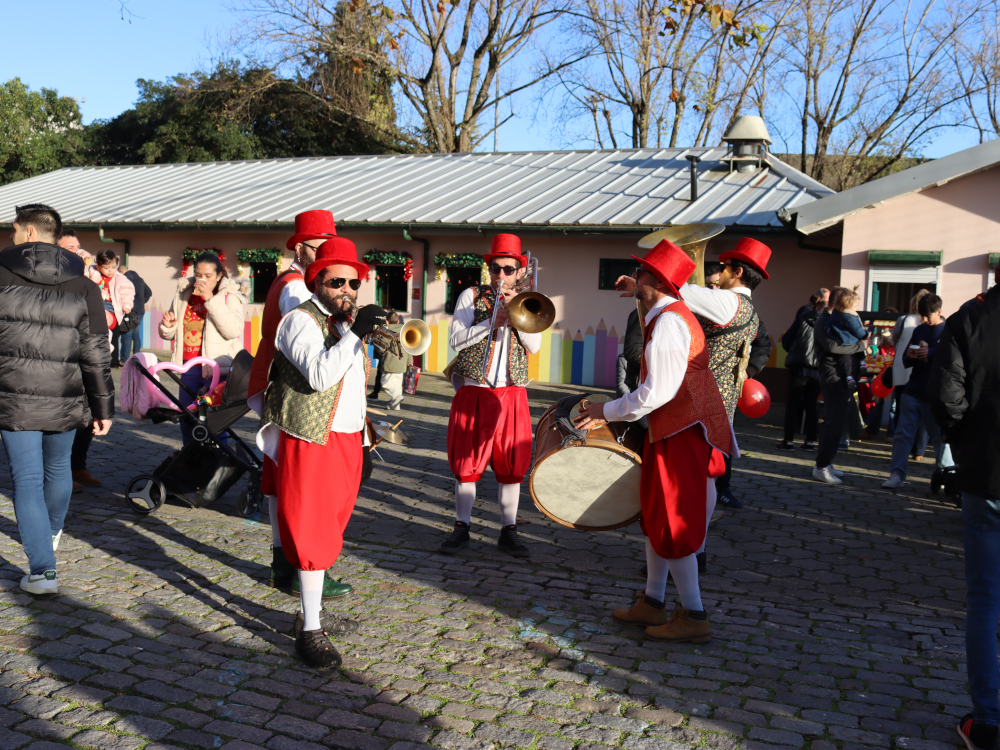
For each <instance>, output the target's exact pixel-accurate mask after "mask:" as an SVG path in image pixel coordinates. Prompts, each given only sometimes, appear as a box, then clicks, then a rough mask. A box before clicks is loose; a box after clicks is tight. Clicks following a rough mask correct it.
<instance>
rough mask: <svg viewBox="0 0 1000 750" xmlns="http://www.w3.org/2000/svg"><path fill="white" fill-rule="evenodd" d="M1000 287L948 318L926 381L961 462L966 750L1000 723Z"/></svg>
mask: <svg viewBox="0 0 1000 750" xmlns="http://www.w3.org/2000/svg"><path fill="white" fill-rule="evenodd" d="M998 341H1000V286H994V287H993V288H992V289H990V290H989V291H988V292H987V293H986V294H985V295H984V297H983V301H982V302H981V303H979V304H976V305H971V306H968V307H964V306H963V308H962V309H961V310H959V311H958V312H957V313H955V314H954V315H952V316H951V317H950V318H948V320H947V322H946V323H945V327H944V333H943V334H942V335H941V339H940V340H939V341H938V346H937V351H936V352H935V354H934V361H933V362H932V364H931V369H930V373H929V377H928V382H927V390H926V391H925V394H924V395H925V396H926V398H927V400H928V401H929V402H930V409H931V413H932V414H933V415H934V418H935V420H936V421H937V423H938V425H939V426H940V427H941V430H942V432H943V433H944V434H945V436H946V437H947V439H948V442H949V443H950V444H951V447H952V450H953V451H954V452H955V453H956V454H957V458H958V484H959V487H960V488H961V490H962V538H963V541H964V544H965V581H966V585H967V587H968V594H967V598H966V614H965V658H966V665H967V669H968V675H969V695H970V697H971V698H972V713H971V714H967V715H966V716H964V717H963V718H962V719H961V720H960V721H959V723H958V733H959V734H960V735H961V737H962V739H963V740H965V744H966V746H967V747H969V748H970V749H971V748H983V750H986V749H987V748H989V750H994V748H996V746H997V725H998V723H1000V672H997V618H998V617H1000V462H998V461H997V457H998V456H1000V392H998V391H1000V387H998V384H1000V346H998V345H997V342H998Z"/></svg>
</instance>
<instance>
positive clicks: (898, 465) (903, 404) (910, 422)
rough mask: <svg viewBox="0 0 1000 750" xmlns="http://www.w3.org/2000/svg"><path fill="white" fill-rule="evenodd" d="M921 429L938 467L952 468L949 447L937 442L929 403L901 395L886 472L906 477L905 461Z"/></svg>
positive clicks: (935, 424)
mask: <svg viewBox="0 0 1000 750" xmlns="http://www.w3.org/2000/svg"><path fill="white" fill-rule="evenodd" d="M921 426H922V427H924V428H925V429H926V430H927V435H928V437H929V438H930V440H931V443H932V444H933V446H934V455H935V456H936V457H937V465H938V468H940V469H944V468H947V467H949V466H954V465H955V462H954V461H952V460H951V446H949V445H947V444H946V443H942V442H941V430H939V429H938V426H937V422H935V421H934V417H932V416H931V407H930V403H929V402H928V401H925V400H924V399H922V398H917V397H916V396H911V395H910V394H909V393H904V394H903V397H902V399H900V402H899V422H898V424H897V425H896V434H895V435H893V436H892V464H891V465H890V466H889V471H890V472H893V473H896V474H899V475H900V476H902V477H903V478H905V477H906V461H907V459H909V457H910V450H911V449H912V448H913V441H914V439H915V438H916V436H917V432H918V431H919V429H920V427H921Z"/></svg>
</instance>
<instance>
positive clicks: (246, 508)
mask: <svg viewBox="0 0 1000 750" xmlns="http://www.w3.org/2000/svg"><path fill="white" fill-rule="evenodd" d="M263 501H264V496H263V495H261V493H260V490H258V489H249V490H247V491H246V492H244V493H243V494H242V495H240V503H239V506H238V509H239V511H240V515H241V516H243V517H244V518H250V517H252V516H253V515H254V514H255V513H256V512H257V511H259V510H260V506H261V503H262V502H263Z"/></svg>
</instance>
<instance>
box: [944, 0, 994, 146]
mask: <svg viewBox="0 0 1000 750" xmlns="http://www.w3.org/2000/svg"><path fill="white" fill-rule="evenodd" d="M952 59H953V62H954V66H955V75H956V77H957V78H958V81H959V84H960V87H961V92H962V95H963V96H962V98H963V103H964V104H965V106H966V108H967V111H968V115H969V120H970V123H971V127H972V128H973V129H975V131H976V133H977V135H978V136H979V142H980V143H984V142H986V141H987V140H990V139H991V138H995V137H996V136H998V135H1000V10H998V9H997V7H996V6H995V5H994V6H992V7H990V8H988V9H987V10H986V11H985V12H983V13H982V14H981V15H980V17H979V18H978V19H977V22H976V24H975V26H974V28H973V30H972V33H970V34H968V35H967V38H966V39H964V40H962V43H960V44H957V45H955V48H954V51H953V57H952Z"/></svg>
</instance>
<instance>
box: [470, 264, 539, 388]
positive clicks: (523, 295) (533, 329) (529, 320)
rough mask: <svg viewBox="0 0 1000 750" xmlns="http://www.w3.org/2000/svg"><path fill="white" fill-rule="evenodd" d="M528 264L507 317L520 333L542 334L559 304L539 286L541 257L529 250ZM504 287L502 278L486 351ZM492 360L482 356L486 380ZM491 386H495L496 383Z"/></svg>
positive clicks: (492, 336)
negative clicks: (539, 260) (535, 256)
mask: <svg viewBox="0 0 1000 750" xmlns="http://www.w3.org/2000/svg"><path fill="white" fill-rule="evenodd" d="M527 267H528V272H527V273H526V274H525V275H524V278H523V279H521V280H520V281H518V282H517V283H515V284H514V287H513V291H514V293H515V296H514V297H513V299H511V301H510V304H508V305H506V307H507V320H508V321H509V323H510V327H511V328H513V329H514V330H515V331H520V332H521V333H541V332H542V331H544V330H545V329H546V328H548V327H549V326H551V325H552V322H553V321H554V320H555V319H556V307H555V305H553V304H552V300H550V299H549V298H548V297H546V296H545V295H544V294H542V293H541V292H539V291H538V289H537V287H538V258H532V257H531V253H530V252H529V253H528V266H527ZM502 289H503V278H500V279H498V280H497V288H496V289H495V290H494V292H495V293H496V302H495V304H494V305H493V317H492V318H491V319H490V333H489V336H488V337H487V339H486V351H487V353H488V352H489V351H490V349H491V347H492V346H493V343H494V339H495V338H496V321H497V312H498V311H499V310H500V306H501V305H503V304H504V302H503V299H504V297H503V294H502V293H501V290H502ZM489 361H490V357H489V355H488V354H487V356H485V357H483V372H482V377H483V380H487V378H486V371H487V368H488V365H489ZM488 382H489V381H487V383H488ZM491 387H496V386H495V384H494V385H493V386H491Z"/></svg>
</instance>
